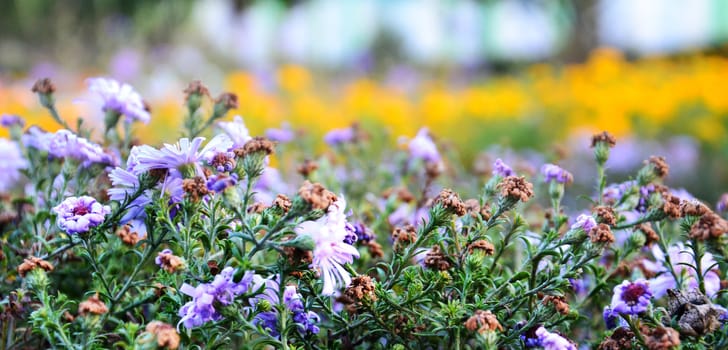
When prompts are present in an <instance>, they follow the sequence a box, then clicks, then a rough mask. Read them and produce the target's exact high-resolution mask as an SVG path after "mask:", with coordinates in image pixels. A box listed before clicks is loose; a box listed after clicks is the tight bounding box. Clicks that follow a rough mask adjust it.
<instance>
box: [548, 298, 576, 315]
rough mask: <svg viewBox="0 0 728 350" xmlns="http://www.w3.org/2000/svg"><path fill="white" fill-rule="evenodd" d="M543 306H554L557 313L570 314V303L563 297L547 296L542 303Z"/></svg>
mask: <svg viewBox="0 0 728 350" xmlns="http://www.w3.org/2000/svg"><path fill="white" fill-rule="evenodd" d="M541 303H542V304H543V305H553V307H554V309H555V310H556V312H558V313H560V314H562V315H567V314H568V313H569V303H567V302H566V298H564V296H562V295H547V296H545V297H544V298H543V300H542V301H541Z"/></svg>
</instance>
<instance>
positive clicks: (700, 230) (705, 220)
mask: <svg viewBox="0 0 728 350" xmlns="http://www.w3.org/2000/svg"><path fill="white" fill-rule="evenodd" d="M726 232H728V222H726V220H724V219H723V218H722V217H720V215H718V214H716V213H713V212H710V213H708V214H705V215H703V216H701V217H700V219H699V220H698V221H697V222H696V223H694V224H693V226H692V227H690V233H689V235H690V238H696V239H700V240H706V239H710V238H718V237H720V236H721V235H723V234H725V233H726Z"/></svg>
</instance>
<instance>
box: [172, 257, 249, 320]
mask: <svg viewBox="0 0 728 350" xmlns="http://www.w3.org/2000/svg"><path fill="white" fill-rule="evenodd" d="M235 271H236V270H235V269H233V268H232V267H226V268H224V269H223V270H222V271H221V272H220V273H219V274H217V275H216V276H215V279H214V280H213V281H212V282H210V283H201V284H200V285H198V286H197V287H193V286H191V285H189V284H187V283H185V284H183V285H182V287H181V288H180V289H179V291H180V292H182V293H183V294H186V295H188V296H191V297H192V300H191V301H189V302H187V303H186V304H185V305H183V306H182V308H180V310H179V316H180V317H182V319H181V320H180V321H179V323H178V324H177V327H179V325H180V324H184V326H185V327H186V328H194V327H199V326H201V325H203V324H204V323H206V322H210V321H217V320H220V319H221V318H222V315H221V314H220V313H219V312H218V310H217V309H215V306H216V305H223V306H225V305H230V304H231V303H232V302H233V301H234V299H235V297H237V296H238V295H240V294H243V293H245V292H247V291H248V290H249V289H250V286H251V284H252V282H253V272H252V271H247V272H246V273H245V275H243V278H242V279H241V280H240V282H237V283H235V282H233V276H234V275H235Z"/></svg>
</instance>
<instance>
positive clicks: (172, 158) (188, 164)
mask: <svg viewBox="0 0 728 350" xmlns="http://www.w3.org/2000/svg"><path fill="white" fill-rule="evenodd" d="M204 140H205V138H204V137H196V138H195V139H193V140H192V141H191V142H190V139H188V138H182V139H180V140H179V142H177V143H176V144H174V145H170V144H165V145H164V147H162V148H161V149H155V148H151V147H140V148H138V151H137V152H136V153H135V162H136V164H134V166H133V169H134V170H133V172H134V173H135V174H140V173H143V172H146V171H149V170H152V169H168V170H170V171H173V172H176V173H178V174H179V175H182V176H185V177H188V176H192V175H193V174H195V175H197V176H203V175H204V174H203V172H202V166H201V164H200V160H205V161H208V162H209V161H210V159H212V157H213V156H214V155H215V154H217V153H219V152H227V151H228V150H229V149H230V147H231V146H232V144H233V141H232V140H231V139H230V138H229V137H227V136H225V135H217V136H215V137H214V138H213V139H212V140H210V142H208V143H207V144H206V145H205V147H204V148H202V149H200V146H201V145H202V141H204Z"/></svg>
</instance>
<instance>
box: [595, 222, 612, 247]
mask: <svg viewBox="0 0 728 350" xmlns="http://www.w3.org/2000/svg"><path fill="white" fill-rule="evenodd" d="M589 238H590V239H591V241H592V243H606V244H610V243H614V235H613V234H612V230H611V229H610V228H609V226H608V225H607V224H603V223H602V224H598V225H597V226H596V227H594V228H593V229H591V231H589Z"/></svg>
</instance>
